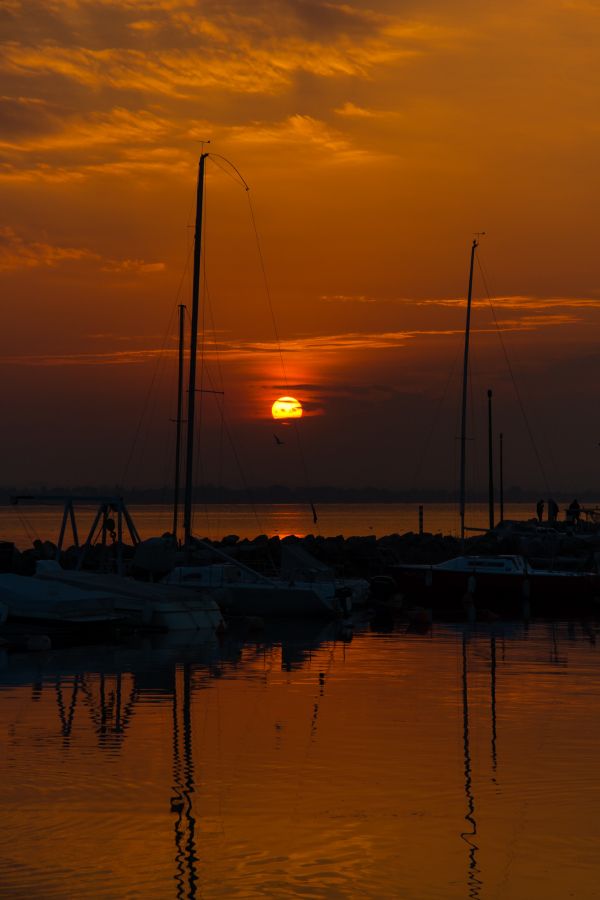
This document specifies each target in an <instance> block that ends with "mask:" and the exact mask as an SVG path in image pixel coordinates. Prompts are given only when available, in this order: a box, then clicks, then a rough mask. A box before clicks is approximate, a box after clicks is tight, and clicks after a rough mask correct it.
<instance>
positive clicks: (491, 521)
mask: <svg viewBox="0 0 600 900" xmlns="http://www.w3.org/2000/svg"><path fill="white" fill-rule="evenodd" d="M487 395H488V511H489V525H490V531H491V530H492V529H493V527H494V442H493V436H492V392H491V390H488V392H487Z"/></svg>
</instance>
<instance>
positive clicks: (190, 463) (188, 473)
mask: <svg viewBox="0 0 600 900" xmlns="http://www.w3.org/2000/svg"><path fill="white" fill-rule="evenodd" d="M207 156H208V153H202V154H201V155H200V163H199V166H198V187H197V191H196V230H195V233H194V276H193V282H192V324H191V334H190V373H189V380H188V412H187V443H186V456H185V495H184V509H183V530H184V546H185V547H186V549H187V550H188V551H189V549H190V546H191V538H192V490H193V475H194V414H195V411H196V354H197V350H198V308H199V294H200V256H201V249H202V204H203V198H204V163H205V160H206V157H207Z"/></svg>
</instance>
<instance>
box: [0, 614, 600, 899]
mask: <svg viewBox="0 0 600 900" xmlns="http://www.w3.org/2000/svg"><path fill="white" fill-rule="evenodd" d="M596 634H597V629H596V627H595V626H591V627H590V626H587V625H585V626H584V625H581V624H579V623H578V624H572V625H569V624H566V623H557V624H535V625H531V626H529V627H526V626H525V625H523V624H515V625H514V626H510V625H506V626H503V627H502V628H500V627H498V626H493V627H486V628H484V627H481V628H478V629H477V630H476V631H471V632H465V631H463V630H460V629H452V628H449V627H441V626H435V628H434V631H433V632H432V633H428V634H425V635H419V634H411V633H408V632H406V631H405V630H404V629H403V628H402V629H400V630H396V631H389V632H384V631H377V630H371V629H370V628H369V626H367V625H365V626H360V627H357V628H355V630H354V634H353V636H352V635H351V634H348V633H346V634H341V633H340V632H339V631H337V630H336V626H328V627H325V628H311V627H306V626H304V627H303V626H297V627H296V628H294V627H293V626H291V627H288V630H287V632H284V631H278V630H277V629H276V628H275V627H273V628H272V630H270V631H267V632H265V633H264V634H263V636H262V637H261V639H260V640H258V641H257V640H252V641H249V640H246V641H244V640H243V639H241V638H240V639H235V638H233V637H231V636H230V637H228V638H227V639H226V641H225V642H224V643H223V644H222V645H220V646H219V645H217V644H212V645H201V644H198V645H197V646H194V645H189V646H186V645H185V644H181V645H180V646H170V645H169V644H168V643H163V644H161V645H158V644H157V645H154V646H153V645H152V644H151V643H147V644H140V645H139V646H135V647H120V648H115V649H86V650H72V651H68V652H67V651H63V652H58V651H57V652H52V653H48V654H45V655H34V654H30V655H28V656H26V655H23V656H20V657H19V656H11V657H10V658H4V660H3V663H2V668H1V669H0V718H1V720H2V734H3V742H2V751H1V756H0V798H1V803H2V810H3V815H2V818H1V819H0V884H1V885H2V887H1V888H0V894H1V895H2V896H5V897H10V898H26V897H27V898H44V900H46V898H61V900H63V898H75V897H76V898H94V900H95V898H114V900H122V898H134V897H136V898H160V900H165V898H188V897H204V898H213V897H219V898H220V897H227V898H262V897H273V898H287V897H290V898H298V897H311V898H356V897H367V898H388V897H389V898H415V900H423V898H467V897H481V898H498V900H504V898H511V900H531V898H538V897H539V898H556V900H564V898H567V897H576V898H579V900H587V898H594V897H599V896H600V857H599V855H598V837H599V834H598V831H599V827H600V826H599V824H598V823H599V822H600V785H599V781H598V774H597V773H598V760H599V759H600V715H599V713H600V678H599V674H600V665H599V663H600V659H599V651H598V646H597V644H596Z"/></svg>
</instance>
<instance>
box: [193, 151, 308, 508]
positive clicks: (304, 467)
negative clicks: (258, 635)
mask: <svg viewBox="0 0 600 900" xmlns="http://www.w3.org/2000/svg"><path fill="white" fill-rule="evenodd" d="M209 158H210V159H211V160H213V162H214V163H215V164H216V165H218V166H219V168H220V169H222V170H223V171H224V172H225V173H226V174H228V175H229V177H230V178H231V179H232V180H234V181H237V182H238V183H239V184H241V185H242V187H243V188H244V190H245V192H246V197H247V199H248V208H249V211H250V222H251V224H252V230H253V232H254V238H255V241H256V248H257V253H258V259H259V263H260V269H261V273H262V278H263V285H264V289H265V294H266V297H267V303H268V306H269V313H270V315H271V322H272V325H273V332H274V334H275V341H276V343H277V351H278V354H279V360H280V364H281V372H282V376H283V382H284V385H285V390H286V393H288V394H289V392H290V385H289V380H288V377H287V371H286V367H285V362H284V358H283V350H282V347H281V339H280V337H279V330H278V328H277V322H276V319H275V311H274V308H273V299H272V296H271V288H270V285H269V279H268V278H267V270H266V266H265V260H264V255H263V252H262V246H261V242H260V236H259V232H258V227H257V224H256V216H255V214H254V207H253V205H252V198H251V196H250V185H249V184H248V182H247V181H246V179H245V178H244V176H243V175H242V173H241V172H240V170H239V169H238V168H237V166H235V165H234V164H233V163H232V162H231V160H229V159H227V157H225V156H221V154H219V153H212V152H211V153H209ZM219 160H220V161H221V162H219ZM223 163H225V164H226V165H227V166H229V169H230V170H232V171H229V170H228V169H226V168H225V166H224V165H223ZM233 173H235V175H234V174H233ZM236 176H237V177H236ZM291 425H292V427H293V429H294V434H295V437H296V443H297V445H298V456H299V458H300V464H301V466H302V472H303V475H304V481H305V485H306V490H307V493H308V494H310V490H309V486H310V478H309V474H308V466H307V463H306V458H305V455H304V451H303V447H302V441H301V438H300V431H299V428H298V423H297V422H296V420H295V419H291ZM308 504H309V506H310V508H311V511H312V518H313V522H314V523H315V524H316V523H317V520H318V516H317V511H316V509H315V505H314V503H313V502H312V499H311V497H310V496H309V497H308Z"/></svg>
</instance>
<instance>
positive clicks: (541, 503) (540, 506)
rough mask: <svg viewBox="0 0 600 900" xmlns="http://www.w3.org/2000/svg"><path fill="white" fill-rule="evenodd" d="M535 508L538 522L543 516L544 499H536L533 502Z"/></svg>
mask: <svg viewBox="0 0 600 900" xmlns="http://www.w3.org/2000/svg"><path fill="white" fill-rule="evenodd" d="M535 510H536V512H537V517H538V522H541V521H542V519H543V517H544V501H543V500H538V502H537V503H536V504H535Z"/></svg>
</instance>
